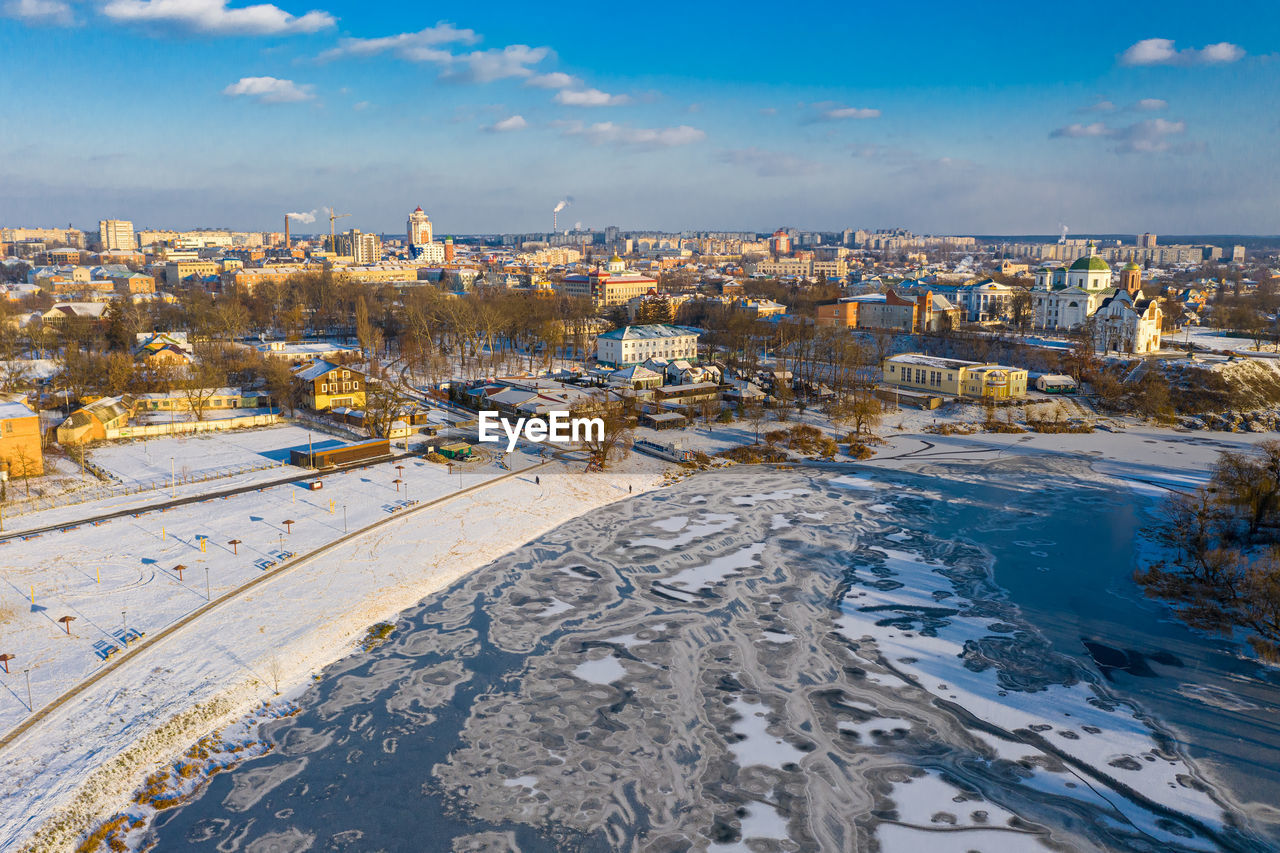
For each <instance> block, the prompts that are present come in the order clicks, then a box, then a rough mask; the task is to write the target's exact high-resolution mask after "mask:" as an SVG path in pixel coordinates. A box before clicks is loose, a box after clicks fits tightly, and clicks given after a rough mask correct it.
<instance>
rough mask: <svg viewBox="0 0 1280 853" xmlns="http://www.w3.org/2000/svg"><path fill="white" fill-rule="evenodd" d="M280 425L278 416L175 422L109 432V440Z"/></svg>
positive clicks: (241, 416)
mask: <svg viewBox="0 0 1280 853" xmlns="http://www.w3.org/2000/svg"><path fill="white" fill-rule="evenodd" d="M278 423H280V416H279V415H278V414H274V413H273V414H269V415H240V416H239V417H234V418H215V419H213V420H209V421H174V422H171V423H160V424H137V425H136V426H127V427H119V428H118V429H109V430H107V440H108V441H111V440H113V439H117V438H149V437H152V436H157V435H183V434H186V433H196V432H217V431H219V430H224V429H237V428H240V427H255V426H270V425H271V424H278Z"/></svg>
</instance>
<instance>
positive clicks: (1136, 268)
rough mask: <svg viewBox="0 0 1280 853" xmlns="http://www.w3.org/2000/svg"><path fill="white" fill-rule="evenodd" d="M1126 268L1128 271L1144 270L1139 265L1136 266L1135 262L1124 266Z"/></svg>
mask: <svg viewBox="0 0 1280 853" xmlns="http://www.w3.org/2000/svg"><path fill="white" fill-rule="evenodd" d="M1124 268H1125V269H1126V270H1140V269H1142V267H1140V266H1138V265H1137V264H1135V263H1134V262H1133V261H1129V263H1127V264H1125V265H1124Z"/></svg>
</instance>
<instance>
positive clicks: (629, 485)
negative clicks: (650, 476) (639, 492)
mask: <svg viewBox="0 0 1280 853" xmlns="http://www.w3.org/2000/svg"><path fill="white" fill-rule="evenodd" d="M627 494H631V484H630V483H628V484H627Z"/></svg>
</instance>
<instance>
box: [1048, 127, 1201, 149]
mask: <svg viewBox="0 0 1280 853" xmlns="http://www.w3.org/2000/svg"><path fill="white" fill-rule="evenodd" d="M1186 130H1187V125H1186V122H1182V121H1169V120H1168V119H1163V118H1152V119H1147V120H1145V121H1139V122H1135V123H1134V124H1130V125H1125V126H1123V127H1111V126H1109V125H1106V124H1103V123H1102V122H1100V121H1099V122H1094V123H1093V124H1071V125H1067V126H1066V127H1060V128H1058V129H1057V130H1054V131H1053V132H1052V133H1050V134H1049V136H1050V138H1058V139H1084V138H1101V139H1114V140H1115V142H1116V145H1115V151H1116V152H1117V153H1120V154H1155V153H1159V152H1162V151H1168V150H1170V149H1171V148H1172V147H1173V146H1172V144H1171V142H1170V137H1173V136H1181V135H1182V134H1183V133H1185V132H1186Z"/></svg>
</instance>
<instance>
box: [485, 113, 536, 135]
mask: <svg viewBox="0 0 1280 853" xmlns="http://www.w3.org/2000/svg"><path fill="white" fill-rule="evenodd" d="M528 126H529V122H527V121H525V120H524V116H521V115H514V116H508V117H507V118H504V119H502V120H500V121H495V122H494V123H493V124H491V125H489V126H488V127H486V128H485V130H487V131H489V132H490V133H510V132H512V131H514V130H524V129H525V128H526V127H528Z"/></svg>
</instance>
